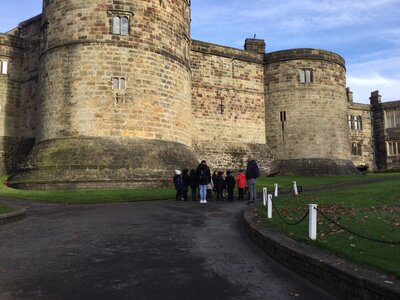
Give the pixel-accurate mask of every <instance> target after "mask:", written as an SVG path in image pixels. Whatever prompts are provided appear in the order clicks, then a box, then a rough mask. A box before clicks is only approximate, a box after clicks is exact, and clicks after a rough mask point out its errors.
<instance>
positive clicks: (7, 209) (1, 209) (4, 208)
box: [0, 204, 14, 215]
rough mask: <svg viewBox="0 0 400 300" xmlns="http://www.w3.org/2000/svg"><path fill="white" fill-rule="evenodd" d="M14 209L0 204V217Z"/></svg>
mask: <svg viewBox="0 0 400 300" xmlns="http://www.w3.org/2000/svg"><path fill="white" fill-rule="evenodd" d="M13 210H14V209H13V208H12V207H10V206H7V205H4V204H0V215H1V214H6V213H9V212H12V211H13Z"/></svg>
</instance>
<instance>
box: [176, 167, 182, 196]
mask: <svg viewBox="0 0 400 300" xmlns="http://www.w3.org/2000/svg"><path fill="white" fill-rule="evenodd" d="M174 186H175V190H176V201H180V200H183V197H182V191H183V181H182V172H181V171H179V170H175V175H174Z"/></svg>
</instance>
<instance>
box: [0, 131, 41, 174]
mask: <svg viewBox="0 0 400 300" xmlns="http://www.w3.org/2000/svg"><path fill="white" fill-rule="evenodd" d="M34 144H35V139H34V138H31V139H30V138H22V137H9V136H2V137H0V174H1V175H8V174H11V173H13V172H15V171H16V170H17V166H18V163H19V162H21V161H23V160H24V159H25V158H26V157H27V155H28V153H29V152H30V151H31V149H32V147H33V145H34Z"/></svg>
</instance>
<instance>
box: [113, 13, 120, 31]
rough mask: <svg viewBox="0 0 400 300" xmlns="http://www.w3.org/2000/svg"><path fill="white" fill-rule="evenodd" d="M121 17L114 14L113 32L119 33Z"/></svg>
mask: <svg viewBox="0 0 400 300" xmlns="http://www.w3.org/2000/svg"><path fill="white" fill-rule="evenodd" d="M120 24H121V18H120V17H118V16H114V18H113V34H120V33H121V25H120Z"/></svg>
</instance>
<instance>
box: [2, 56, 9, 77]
mask: <svg viewBox="0 0 400 300" xmlns="http://www.w3.org/2000/svg"><path fill="white" fill-rule="evenodd" d="M0 69H1V73H0V74H2V75H7V74H8V61H6V60H3V61H0Z"/></svg>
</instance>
